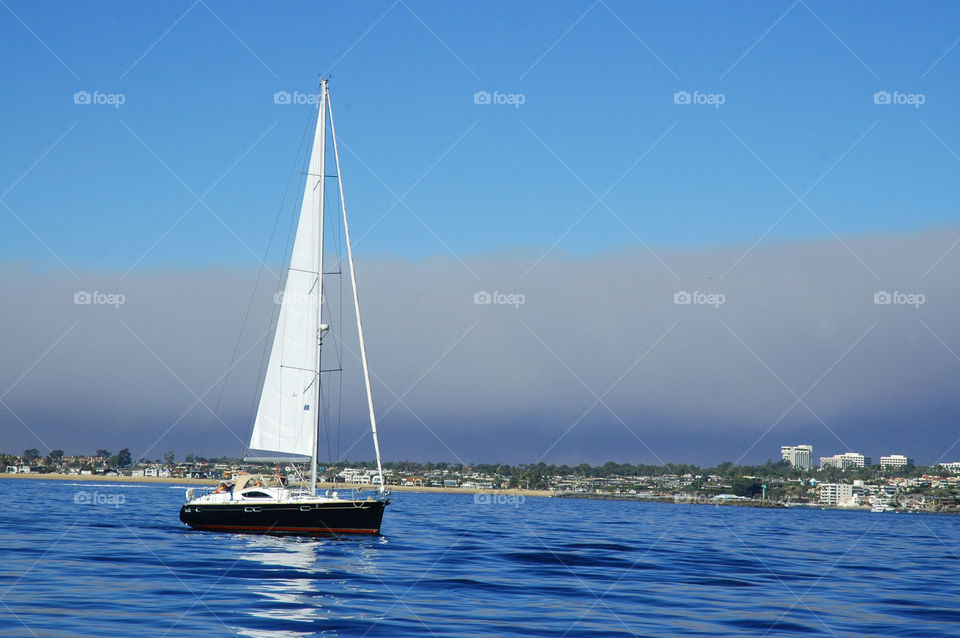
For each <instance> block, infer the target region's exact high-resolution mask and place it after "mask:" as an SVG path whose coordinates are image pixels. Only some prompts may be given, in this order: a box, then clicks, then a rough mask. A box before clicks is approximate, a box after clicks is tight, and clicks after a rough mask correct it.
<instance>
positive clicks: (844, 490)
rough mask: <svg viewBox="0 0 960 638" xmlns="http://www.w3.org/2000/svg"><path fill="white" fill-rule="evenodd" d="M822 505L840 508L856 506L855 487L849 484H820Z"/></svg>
mask: <svg viewBox="0 0 960 638" xmlns="http://www.w3.org/2000/svg"><path fill="white" fill-rule="evenodd" d="M818 488H819V490H820V504H821V505H838V506H840V507H844V506H850V505H854V504H855V502H854V498H853V485H850V484H849V483H820V485H819V486H818Z"/></svg>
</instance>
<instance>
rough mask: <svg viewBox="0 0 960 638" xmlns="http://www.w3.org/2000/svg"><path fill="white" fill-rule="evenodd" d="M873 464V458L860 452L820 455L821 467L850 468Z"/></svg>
mask: <svg viewBox="0 0 960 638" xmlns="http://www.w3.org/2000/svg"><path fill="white" fill-rule="evenodd" d="M871 465H873V459H872V458H870V457H869V456H864V455H863V454H860V453H859V452H844V453H843V454H835V455H833V456H821V457H820V469H826V468H828V467H836V468H840V469H841V470H846V469H849V468H863V467H870V466H871Z"/></svg>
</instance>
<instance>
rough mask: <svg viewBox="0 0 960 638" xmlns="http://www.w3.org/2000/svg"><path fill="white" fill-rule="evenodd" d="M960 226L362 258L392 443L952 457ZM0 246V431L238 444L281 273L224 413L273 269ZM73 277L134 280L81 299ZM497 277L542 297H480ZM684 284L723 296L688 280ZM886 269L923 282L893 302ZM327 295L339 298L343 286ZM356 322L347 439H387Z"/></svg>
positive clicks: (97, 284) (81, 443) (350, 348)
mask: <svg viewBox="0 0 960 638" xmlns="http://www.w3.org/2000/svg"><path fill="white" fill-rule="evenodd" d="M958 234H960V231H957V230H956V229H948V230H946V231H943V232H929V233H924V234H917V235H911V236H906V237H868V238H845V239H844V240H843V241H844V242H845V243H846V245H847V246H846V247H845V246H844V243H842V242H841V241H838V240H836V239H830V240H818V241H810V242H800V243H789V244H776V245H773V244H761V245H760V246H758V247H757V248H755V249H754V250H752V251H750V252H749V253H748V254H747V255H746V256H745V257H743V258H742V259H741V260H739V261H738V258H740V257H741V256H742V255H743V254H744V251H745V250H746V247H734V248H717V249H697V250H693V249H691V250H663V251H659V250H658V254H657V256H656V257H655V256H653V255H652V254H651V253H649V252H647V251H646V250H643V249H642V248H640V249H637V250H624V251H623V252H620V253H618V254H608V255H603V256H590V257H573V256H569V255H559V254H551V255H548V256H547V257H546V258H545V259H543V260H542V261H540V262H539V263H538V264H537V265H536V266H535V267H534V268H533V269H532V270H529V273H528V274H526V276H522V275H523V273H525V272H527V271H528V269H529V268H530V266H531V264H533V263H534V262H535V261H536V260H537V258H538V257H539V255H538V254H536V253H532V252H526V251H525V252H522V253H520V252H518V253H505V254H501V255H487V256H482V257H475V258H470V259H466V263H467V265H468V266H469V268H470V269H471V270H472V271H473V272H475V273H476V274H477V276H476V277H475V276H474V275H473V274H471V272H469V271H468V269H467V268H465V267H464V266H463V265H462V264H461V263H460V262H458V261H457V260H455V259H454V258H452V257H451V258H434V259H429V260H424V261H417V262H411V261H405V260H399V259H397V260H370V259H365V260H364V261H363V262H362V263H361V264H360V272H359V275H360V282H361V283H360V286H361V302H362V304H363V310H364V324H365V327H366V330H367V333H368V342H369V343H368V348H369V351H370V358H371V366H372V369H373V372H374V374H375V377H376V379H375V384H374V391H375V398H376V403H377V407H378V410H379V411H380V412H381V414H382V417H381V427H382V442H383V449H384V454H385V456H386V457H387V458H389V459H397V460H399V459H420V460H428V459H448V460H457V459H461V460H464V461H467V462H471V461H473V462H476V461H508V462H529V461H536V460H539V459H540V458H542V459H543V460H545V461H547V462H570V463H578V462H582V461H588V462H602V461H606V460H610V459H614V460H618V461H629V462H646V463H656V462H660V461H661V460H662V461H675V462H696V463H701V464H714V463H717V462H719V461H722V460H727V459H729V460H738V459H741V458H742V460H743V462H762V461H764V460H766V459H767V458H776V456H777V454H778V446H779V445H780V444H781V443H798V442H805V443H813V444H814V445H815V454H816V455H817V456H819V455H821V454H823V455H825V454H833V453H836V452H843V451H847V450H849V449H852V450H859V451H863V452H864V453H867V454H872V455H874V456H879V455H880V454H887V453H893V452H901V453H905V454H908V455H910V456H915V457H917V459H918V461H920V462H925V463H932V462H935V461H937V460H941V459H942V460H946V461H953V460H958V459H960V446H957V447H955V448H953V449H952V450H951V449H950V448H951V446H952V445H953V444H954V443H955V441H956V439H957V438H958V437H960V428H958V427H957V425H958V418H957V417H958V414H960V412H958V408H960V398H958V393H957V387H958V381H960V360H958V359H957V357H956V355H955V354H954V353H957V354H960V326H958V324H957V321H956V317H957V310H958V298H960V297H958V292H960V291H958V283H957V282H958V281H960V278H958V275H960V249H957V250H955V251H951V252H949V253H948V254H947V255H946V256H945V257H943V258H942V259H941V257H942V256H943V254H944V253H945V252H946V251H947V250H948V249H949V248H950V246H951V245H952V243H953V241H954V240H955V239H956V236H957V235H958ZM938 259H939V261H938ZM660 260H662V263H661V261H660ZM733 264H735V266H733V268H732V269H730V268H731V265H733ZM934 264H935V265H934ZM931 265H934V266H933V268H932V269H931ZM2 270H3V274H2V279H0V294H2V299H4V304H3V307H2V310H0V326H2V331H0V344H2V353H3V357H2V361H0V392H4V391H6V394H4V395H3V396H2V399H3V403H5V404H6V406H8V407H4V406H3V405H2V404H0V433H2V439H0V449H3V450H6V451H20V450H22V449H24V448H26V447H38V448H41V449H42V450H44V451H45V449H44V448H45V446H46V445H49V446H52V447H55V448H56V447H61V448H63V449H65V450H67V451H68V452H74V451H75V452H82V451H93V450H94V449H96V448H98V447H107V448H110V449H116V448H120V447H130V448H131V449H132V450H133V452H134V454H146V455H147V456H148V457H150V458H157V457H159V456H161V455H162V454H163V452H165V451H166V450H168V449H175V450H177V451H178V452H179V453H180V454H181V455H182V454H183V453H186V452H188V451H192V452H195V453H204V454H206V455H213V454H240V453H241V452H242V451H243V450H242V441H243V440H245V439H246V436H247V433H248V428H249V415H250V408H251V405H252V401H253V398H254V391H255V386H256V383H257V377H258V375H259V367H260V360H261V355H262V351H263V343H264V342H263V341H262V340H261V338H262V337H264V335H265V332H266V330H267V325H268V316H269V314H270V311H271V310H272V308H273V304H272V295H273V288H274V282H269V284H268V285H264V286H261V289H260V290H259V291H258V292H257V295H256V297H255V303H254V306H253V310H252V312H251V314H250V317H249V320H248V321H247V326H246V330H245V331H244V336H243V338H242V339H241V342H240V345H239V353H240V354H243V355H244V356H243V357H242V358H240V359H239V360H238V361H237V363H236V365H235V367H234V368H233V369H232V371H231V372H230V376H229V380H228V383H227V385H226V389H225V391H224V394H223V401H222V403H221V405H220V407H219V409H218V414H219V417H220V418H221V419H222V420H223V421H224V422H225V423H226V426H224V425H222V424H220V423H218V422H216V421H215V420H213V417H212V416H211V412H210V411H209V410H208V409H207V408H205V407H203V406H202V405H200V404H196V405H195V402H196V399H197V396H199V397H200V398H202V399H203V401H204V402H205V403H206V404H207V405H209V407H210V408H211V409H212V408H214V407H215V406H216V405H217V399H218V396H219V393H220V386H221V385H222V384H221V383H220V382H218V380H219V379H220V377H221V375H222V374H223V373H224V372H225V370H226V369H227V367H228V365H229V364H230V361H231V355H232V352H233V349H234V345H235V344H236V341H237V335H238V333H239V332H240V326H241V323H242V321H243V317H244V313H245V311H246V308H247V303H248V300H249V299H250V296H251V293H252V292H253V290H252V289H253V285H254V281H255V279H256V272H255V271H246V270H230V269H224V270H213V269H211V270H203V271H199V272H151V273H146V274H143V273H141V274H131V275H129V276H128V277H126V278H125V279H123V280H120V279H119V278H118V276H116V275H112V274H104V273H81V277H80V280H79V281H78V280H76V279H74V278H73V277H72V276H71V275H69V274H67V273H64V272H60V271H45V272H40V271H37V270H36V269H33V268H30V267H27V266H23V265H17V264H8V265H6V266H4V267H3V268H2ZM671 271H672V273H671ZM673 273H675V275H674V274H673ZM725 273H726V274H725ZM79 290H85V291H89V292H93V291H99V292H107V293H122V294H123V295H125V297H126V299H125V303H124V304H123V305H121V306H120V307H119V308H114V307H111V306H107V305H98V304H89V305H75V304H74V303H73V296H74V293H75V292H77V291H79ZM480 291H487V292H490V293H493V292H494V291H496V292H499V293H504V294H513V293H516V294H519V295H523V300H524V303H523V304H522V305H520V306H519V307H514V306H511V305H504V304H498V303H491V304H475V303H474V295H475V293H477V292H480ZM680 291H687V292H689V293H694V292H699V293H716V294H720V295H723V300H724V302H723V303H722V304H721V305H719V307H714V306H710V305H704V304H696V303H692V304H675V303H674V294H675V293H677V292H680ZM879 291H887V292H890V293H893V292H895V291H896V292H901V293H920V294H922V295H924V299H923V303H922V305H919V307H914V306H911V305H904V304H896V303H892V304H886V305H884V304H881V305H877V304H875V303H874V294H875V293H877V292H879ZM347 292H348V291H347V290H344V299H346V298H347V297H346V294H347ZM328 297H329V298H330V301H331V307H332V309H333V316H334V317H337V316H338V313H339V309H338V308H337V303H336V291H335V290H331V291H330V294H329V295H328ZM701 299H702V300H706V299H707V298H705V297H701ZM500 300H507V299H506V298H504V297H502V296H501V298H500ZM901 300H908V299H907V298H901ZM346 318H347V319H352V316H351V314H350V313H349V312H348V313H346ZM345 328H346V333H345V336H344V341H343V346H344V348H343V353H344V355H343V356H344V366H345V368H346V370H347V372H346V375H345V377H344V387H343V417H342V421H341V440H340V451H341V453H344V452H345V451H347V450H348V449H349V452H347V453H346V456H348V457H349V458H353V459H358V458H369V457H371V456H372V446H371V444H370V441H369V437H365V432H366V426H365V424H364V421H363V405H362V394H361V389H362V382H361V378H360V376H359V375H360V373H359V368H358V365H357V361H356V358H355V357H354V355H353V353H355V352H356V339H355V336H354V334H353V331H354V327H353V324H352V323H348V324H347V325H346V326H345ZM58 340H59V341H58ZM54 344H55V345H54ZM51 346H52V348H51ZM48 349H49V351H48ZM951 351H952V352H951ZM328 352H331V354H332V351H330V350H329V349H328ZM45 353H46V354H45ZM38 359H39V361H38ZM11 386H12V388H11V389H10V390H9V391H7V388H10V387H11ZM208 390H209V391H208ZM195 395H196V396H195ZM398 396H400V397H402V400H401V401H400V402H398V401H397V398H398ZM798 398H799V402H798ZM791 406H792V409H791ZM8 408H9V409H8ZM228 428H229V429H228ZM333 431H334V432H335V431H336V425H335V424H334V426H333ZM208 435H209V438H208ZM41 441H42V443H41ZM354 443H356V447H353V448H352V449H351V445H353V444H354ZM324 448H325V444H321V449H322V455H325V454H326V450H325V449H324ZM333 450H334V452H333V454H334V456H335V455H336V444H335V442H334V445H333ZM944 454H946V456H944Z"/></svg>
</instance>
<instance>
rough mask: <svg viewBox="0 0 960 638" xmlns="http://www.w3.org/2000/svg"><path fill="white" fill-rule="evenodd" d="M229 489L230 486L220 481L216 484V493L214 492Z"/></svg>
mask: <svg viewBox="0 0 960 638" xmlns="http://www.w3.org/2000/svg"><path fill="white" fill-rule="evenodd" d="M229 489H230V486H228V485H227V484H226V483H221V484H220V485H219V486H217V491H216V492H215V493H216V494H223V493H224V492H226V491H227V490H229Z"/></svg>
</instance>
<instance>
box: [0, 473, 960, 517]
mask: <svg viewBox="0 0 960 638" xmlns="http://www.w3.org/2000/svg"><path fill="white" fill-rule="evenodd" d="M0 479H12V480H41V481H74V482H77V483H145V484H160V485H164V484H166V485H187V486H190V485H198V486H214V485H218V484H219V483H221V481H220V480H218V479H196V478H160V477H153V476H104V475H102V474H82V475H77V474H6V473H0ZM387 488H388V490H389V491H391V492H410V493H419V494H463V495H468V494H499V495H504V496H520V497H524V498H526V497H539V498H563V499H580V500H604V501H622V502H633V503H673V504H675V505H714V506H723V507H753V508H760V509H778V510H787V509H799V510H808V509H825V510H838V511H844V512H863V511H866V512H869V511H870V507H869V506H860V507H838V506H834V505H820V504H817V503H804V504H800V503H797V504H790V505H785V504H783V503H776V502H773V501H714V500H712V499H706V498H690V499H677V498H676V497H672V496H662V497H655V498H637V497H635V496H612V495H605V494H588V493H567V492H555V491H551V490H529V489H521V488H512V489H511V488H506V489H499V490H496V489H476V488H472V487H432V486H413V485H388V486H387ZM317 489H321V490H340V491H348V490H358V491H372V490H376V489H377V486H376V485H371V484H364V485H359V484H350V485H345V484H343V483H323V482H318V483H317ZM894 511H895V512H897V513H900V512H904V513H906V512H907V510H894ZM910 512H911V513H913V511H912V510H911V511H910ZM920 513H923V514H953V515H957V513H955V512H935V511H926V510H923V511H921V512H920Z"/></svg>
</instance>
